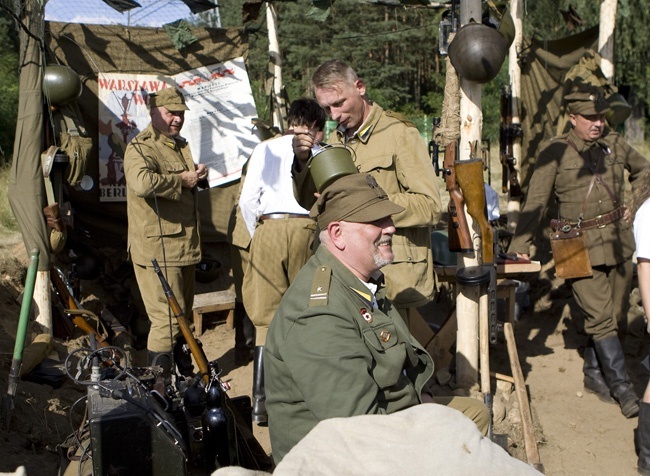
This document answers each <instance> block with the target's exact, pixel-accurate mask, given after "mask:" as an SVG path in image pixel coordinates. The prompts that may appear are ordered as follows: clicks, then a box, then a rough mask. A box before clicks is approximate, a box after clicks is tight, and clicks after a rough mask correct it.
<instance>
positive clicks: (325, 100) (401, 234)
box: [293, 60, 441, 345]
mask: <svg viewBox="0 0 650 476" xmlns="http://www.w3.org/2000/svg"><path fill="white" fill-rule="evenodd" d="M312 84H313V86H314V91H315V94H316V100H317V101H318V102H319V104H320V105H321V106H322V107H323V108H324V109H325V110H326V111H327V113H328V114H329V115H330V116H331V117H332V119H333V120H335V121H336V122H338V128H337V129H336V130H335V131H334V132H333V133H332V135H331V136H330V137H329V139H328V140H327V142H329V143H330V144H336V143H343V144H345V145H347V146H348V147H350V148H351V149H352V150H353V151H354V152H353V154H352V156H353V159H354V161H355V165H356V166H357V169H358V170H359V172H362V173H369V174H371V175H372V176H373V177H375V179H376V180H377V183H378V184H379V186H380V187H381V188H382V189H383V190H385V191H386V193H387V194H388V198H389V199H390V200H391V201H392V202H394V203H396V204H397V205H399V206H401V207H403V208H404V210H403V211H402V212H400V213H397V214H396V215H394V216H393V221H394V222H395V227H396V229H397V230H396V232H395V235H394V237H393V252H394V254H395V259H394V261H393V263H392V264H391V265H389V266H387V267H386V268H385V270H384V274H385V277H386V290H387V293H388V294H387V295H388V298H389V299H390V300H391V301H392V302H393V303H394V304H395V306H396V307H397V308H398V309H400V314H401V315H402V317H404V319H405V320H406V321H407V323H408V325H409V330H411V332H412V333H413V334H414V335H416V337H418V338H419V336H418V332H417V331H415V329H414V327H416V325H418V324H419V323H416V322H415V321H416V320H417V321H421V320H422V318H421V317H419V316H417V315H415V314H414V313H412V312H410V310H411V309H413V308H415V307H419V306H422V305H424V304H426V303H427V302H428V301H429V300H430V299H431V298H432V297H433V293H434V291H435V289H434V286H435V283H434V271H433V260H432V256H431V226H432V225H434V224H436V223H437V222H438V220H439V219H440V214H441V201H440V193H439V189H438V184H437V180H438V179H437V177H436V175H435V173H434V171H433V165H432V164H431V160H430V159H429V155H428V152H427V148H426V144H425V143H424V140H423V139H422V137H421V136H420V133H419V132H418V130H417V128H416V127H415V125H414V124H413V123H411V122H410V121H408V120H407V119H406V118H404V117H403V116H401V115H400V114H397V113H394V112H392V111H386V110H384V109H382V107H381V106H380V105H379V104H377V103H375V102H373V101H371V100H370V99H369V98H368V96H367V94H366V85H365V83H364V82H363V81H362V80H361V79H360V78H359V77H358V75H357V73H356V72H355V71H354V69H352V68H351V67H350V66H349V65H347V64H346V63H344V62H342V61H339V60H330V61H326V62H325V63H323V64H322V65H321V66H319V67H318V69H316V71H315V72H314V75H313V77H312ZM313 145H314V139H313V137H312V136H310V135H308V134H296V135H295V136H294V153H295V156H296V160H295V161H294V170H293V173H294V178H295V180H296V195H297V198H298V202H299V203H300V204H301V205H302V206H303V207H305V208H310V207H311V206H312V205H313V203H314V202H315V200H316V199H315V197H314V192H315V186H314V183H313V180H311V178H310V176H309V173H308V172H307V169H306V167H305V165H306V163H307V160H308V159H309V157H310V152H311V148H312V147H313ZM420 325H421V324H420ZM421 343H422V344H423V345H426V344H427V342H422V340H421Z"/></svg>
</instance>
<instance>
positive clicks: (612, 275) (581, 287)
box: [571, 260, 632, 341]
mask: <svg viewBox="0 0 650 476" xmlns="http://www.w3.org/2000/svg"><path fill="white" fill-rule="evenodd" d="M631 288H632V261H631V260H627V261H625V262H623V263H621V264H618V265H616V266H595V267H593V276H591V277H590V278H580V279H575V280H573V281H572V282H571V289H572V291H573V297H574V299H575V300H576V303H577V304H578V306H580V309H582V311H583V312H584V315H585V332H586V333H587V335H589V336H590V337H591V338H592V339H593V340H595V341H599V340H601V339H605V338H606V337H612V336H615V335H617V325H618V324H617V323H618V321H619V319H627V310H628V307H629V297H630V292H631Z"/></svg>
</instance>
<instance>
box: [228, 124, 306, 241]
mask: <svg viewBox="0 0 650 476" xmlns="http://www.w3.org/2000/svg"><path fill="white" fill-rule="evenodd" d="M292 140H293V135H286V136H282V137H278V138H277V139H270V140H267V141H264V142H261V143H260V144H258V145H257V146H256V147H255V149H254V150H253V153H252V154H251V157H250V159H249V161H248V170H247V172H246V178H245V179H244V185H243V186H242V189H241V195H240V197H239V208H240V210H241V213H242V216H243V217H244V222H245V223H246V228H248V231H249V232H250V234H251V236H253V234H254V233H255V224H256V223H257V218H258V217H259V216H260V215H264V214H266V213H299V214H303V215H308V214H309V211H308V210H305V209H304V208H302V207H301V206H300V205H298V202H297V201H296V198H295V197H294V195H293V179H292V177H291V165H292V164H293V147H292Z"/></svg>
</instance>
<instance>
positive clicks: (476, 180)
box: [456, 147, 497, 437]
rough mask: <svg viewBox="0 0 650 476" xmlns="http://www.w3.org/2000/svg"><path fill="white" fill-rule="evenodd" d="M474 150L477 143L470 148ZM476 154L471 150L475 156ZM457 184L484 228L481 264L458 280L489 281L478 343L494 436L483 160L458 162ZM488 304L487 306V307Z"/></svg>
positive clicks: (492, 306) (491, 266) (493, 305)
mask: <svg viewBox="0 0 650 476" xmlns="http://www.w3.org/2000/svg"><path fill="white" fill-rule="evenodd" d="M471 149H472V150H475V148H474V147H472V148H471ZM473 156H474V154H472V157H473ZM456 172H457V174H458V175H457V178H458V184H459V185H460V188H461V189H462V191H463V194H464V195H465V198H466V203H467V213H468V214H469V215H470V216H471V217H472V218H473V219H474V221H475V222H476V223H477V224H478V226H479V228H480V230H481V259H480V261H479V262H480V266H472V267H467V268H464V269H462V270H459V271H458V273H457V276H456V280H457V281H458V282H461V281H465V282H466V283H474V284H477V285H480V284H487V296H485V295H484V298H482V299H481V302H482V303H483V304H481V308H480V311H479V312H480V315H479V346H480V367H481V390H482V392H483V402H484V403H485V405H486V406H487V407H488V409H489V410H490V429H489V430H488V434H489V436H490V437H492V421H491V417H492V392H491V390H490V359H489V344H496V342H497V269H496V263H495V261H494V247H495V240H494V237H495V234H494V230H493V229H492V225H491V224H490V222H489V221H488V219H487V213H486V200H485V182H484V180H483V160H481V159H476V158H470V159H469V160H463V161H460V162H456ZM486 304H487V306H486V307H487V309H486V308H485V307H484V306H485V305H486Z"/></svg>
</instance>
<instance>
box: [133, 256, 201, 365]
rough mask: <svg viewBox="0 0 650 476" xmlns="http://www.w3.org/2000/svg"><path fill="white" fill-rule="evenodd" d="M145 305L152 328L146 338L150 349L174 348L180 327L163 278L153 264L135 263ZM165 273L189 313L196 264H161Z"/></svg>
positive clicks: (154, 350)
mask: <svg viewBox="0 0 650 476" xmlns="http://www.w3.org/2000/svg"><path fill="white" fill-rule="evenodd" d="M133 269H134V271H135V278H136V280H137V281H138V287H139V288H140V294H141V295H142V301H143V302H144V307H145V308H146V310H147V315H148V316H149V321H150V322H151V328H150V329H149V337H148V339H147V349H148V350H149V351H151V352H171V350H172V348H173V346H174V343H175V342H176V337H177V336H178V334H179V327H178V323H177V321H176V317H175V316H174V315H173V313H172V311H171V309H170V308H169V304H168V302H167V296H165V292H164V291H163V288H162V285H161V283H160V278H158V275H157V274H156V272H155V271H154V270H153V267H152V266H140V265H137V264H134V265H133ZM161 269H162V272H163V276H165V278H166V279H167V281H168V282H169V286H170V287H171V288H172V291H173V292H174V295H175V296H176V300H177V301H178V304H179V305H180V307H181V309H182V310H183V312H184V313H185V316H188V315H189V314H191V312H192V305H193V303H194V273H195V268H194V265H191V266H182V267H181V266H169V267H167V268H164V267H162V268H161Z"/></svg>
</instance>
